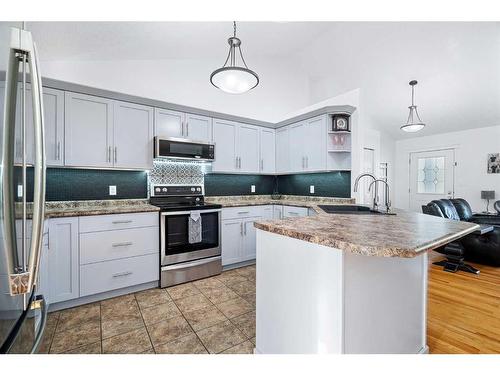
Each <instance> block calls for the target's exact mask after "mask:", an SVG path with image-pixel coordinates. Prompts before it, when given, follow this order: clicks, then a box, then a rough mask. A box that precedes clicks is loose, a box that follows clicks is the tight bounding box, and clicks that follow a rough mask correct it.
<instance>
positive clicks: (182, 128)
mask: <svg viewBox="0 0 500 375" xmlns="http://www.w3.org/2000/svg"><path fill="white" fill-rule="evenodd" d="M181 136H183V137H184V121H181Z"/></svg>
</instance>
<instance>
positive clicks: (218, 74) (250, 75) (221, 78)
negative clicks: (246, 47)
mask: <svg viewBox="0 0 500 375" xmlns="http://www.w3.org/2000/svg"><path fill="white" fill-rule="evenodd" d="M233 27H234V34H233V36H232V37H230V38H229V39H228V40H227V42H228V43H229V54H228V55H227V58H226V62H225V63H224V65H223V66H222V68H219V69H217V70H215V71H214V72H213V73H212V74H211V75H210V82H211V83H212V85H214V86H215V87H217V88H218V89H221V90H222V91H224V92H227V93H229V94H242V93H244V92H247V91H249V90H251V89H253V88H254V87H255V86H257V85H258V84H259V76H258V75H257V73H255V72H254V71H252V70H250V69H248V66H247V64H246V63H245V59H244V58H243V54H242V52H241V40H240V39H238V38H237V37H236V22H233ZM238 54H239V58H238V57H237V55H238ZM237 60H240V65H238V61H237Z"/></svg>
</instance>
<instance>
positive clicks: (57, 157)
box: [56, 141, 61, 160]
mask: <svg viewBox="0 0 500 375" xmlns="http://www.w3.org/2000/svg"><path fill="white" fill-rule="evenodd" d="M56 154H57V155H56V160H61V141H57V150H56Z"/></svg>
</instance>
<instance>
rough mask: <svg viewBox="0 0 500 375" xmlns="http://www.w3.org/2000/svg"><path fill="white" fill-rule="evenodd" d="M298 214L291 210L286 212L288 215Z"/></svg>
mask: <svg viewBox="0 0 500 375" xmlns="http://www.w3.org/2000/svg"><path fill="white" fill-rule="evenodd" d="M298 214H299V213H298V212H292V211H289V212H288V215H298Z"/></svg>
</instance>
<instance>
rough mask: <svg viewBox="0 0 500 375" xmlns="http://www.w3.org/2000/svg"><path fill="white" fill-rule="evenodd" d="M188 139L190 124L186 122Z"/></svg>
mask: <svg viewBox="0 0 500 375" xmlns="http://www.w3.org/2000/svg"><path fill="white" fill-rule="evenodd" d="M186 137H189V122H187V121H186Z"/></svg>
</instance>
